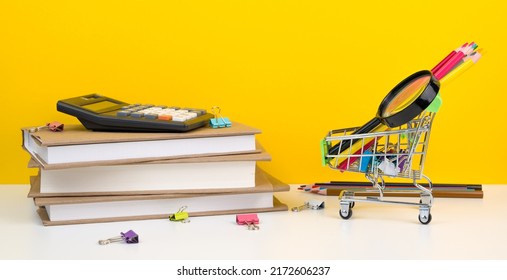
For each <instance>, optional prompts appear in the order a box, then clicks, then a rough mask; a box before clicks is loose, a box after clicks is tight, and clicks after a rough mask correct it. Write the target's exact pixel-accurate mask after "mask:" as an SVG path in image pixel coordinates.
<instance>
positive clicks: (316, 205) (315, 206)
mask: <svg viewBox="0 0 507 280" xmlns="http://www.w3.org/2000/svg"><path fill="white" fill-rule="evenodd" d="M305 209H311V210H320V209H324V201H322V200H310V201H307V202H305V204H303V205H301V206H297V207H292V209H291V210H292V211H293V212H301V211H303V210H305Z"/></svg>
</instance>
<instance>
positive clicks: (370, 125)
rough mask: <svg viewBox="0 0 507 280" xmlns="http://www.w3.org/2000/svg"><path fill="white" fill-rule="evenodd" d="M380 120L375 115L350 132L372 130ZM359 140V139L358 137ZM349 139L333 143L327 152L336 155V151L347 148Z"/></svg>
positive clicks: (349, 143) (358, 132) (349, 142)
mask: <svg viewBox="0 0 507 280" xmlns="http://www.w3.org/2000/svg"><path fill="white" fill-rule="evenodd" d="M381 123H382V122H381V121H380V119H379V118H377V117H375V118H373V119H371V120H370V121H369V122H367V123H366V124H365V125H363V126H361V127H360V128H358V129H357V130H356V131H354V133H352V134H362V133H368V132H370V131H372V130H373V129H375V128H376V127H377V126H378V125H379V124H381ZM358 140H359V139H358ZM356 141H357V140H354V142H356ZM351 144H352V143H351V141H350V140H345V141H341V143H337V144H335V145H334V146H333V147H331V148H330V149H329V150H328V153H329V154H330V155H337V154H338V151H340V150H341V151H345V150H347V149H348V148H349V147H350V145H351Z"/></svg>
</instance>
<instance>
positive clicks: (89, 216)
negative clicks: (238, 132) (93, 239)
mask: <svg viewBox="0 0 507 280" xmlns="http://www.w3.org/2000/svg"><path fill="white" fill-rule="evenodd" d="M33 183H34V181H33V180H32V188H34V184H33ZM289 189H290V187H289V185H287V184H285V183H282V182H281V181H279V180H278V179H276V178H274V177H272V176H271V175H269V174H267V173H265V172H264V171H261V172H260V173H259V180H258V181H257V184H256V186H255V188H253V189H251V190H245V189H242V190H238V192H234V193H210V194H203V193H194V194H154V195H129V196H116V195H103V196H85V197H83V196H77V197H40V196H37V195H35V197H34V198H33V200H34V204H35V205H36V206H37V207H39V208H38V210H37V211H38V213H39V215H40V216H41V219H42V220H43V223H44V224H45V225H58V224H79V223H91V222H109V221H125V220H144V219H167V218H168V216H169V215H170V214H171V213H175V212H177V211H178V209H180V208H181V207H182V206H186V211H187V212H188V213H189V215H190V216H206V215H220V214H233V213H247V212H250V211H259V212H266V211H283V210H287V206H286V205H284V204H283V203H280V202H279V201H277V200H276V199H275V198H274V197H273V195H274V194H275V193H276V192H284V191H289ZM31 192H36V191H34V190H31Z"/></svg>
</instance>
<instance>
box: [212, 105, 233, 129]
mask: <svg viewBox="0 0 507 280" xmlns="http://www.w3.org/2000/svg"><path fill="white" fill-rule="evenodd" d="M211 110H212V111H213V115H215V117H214V118H212V119H210V120H209V124H210V126H211V127H212V128H223V127H231V126H232V123H231V121H230V120H229V118H226V117H222V115H221V114H220V111H221V110H220V107H217V106H215V107H213V108H211Z"/></svg>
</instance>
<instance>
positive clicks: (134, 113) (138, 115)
mask: <svg viewBox="0 0 507 280" xmlns="http://www.w3.org/2000/svg"><path fill="white" fill-rule="evenodd" d="M143 115H144V114H143V113H140V112H133V113H132V114H130V116H131V117H133V118H141V117H142V116H143Z"/></svg>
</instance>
